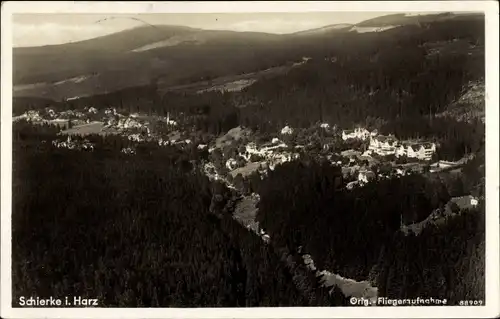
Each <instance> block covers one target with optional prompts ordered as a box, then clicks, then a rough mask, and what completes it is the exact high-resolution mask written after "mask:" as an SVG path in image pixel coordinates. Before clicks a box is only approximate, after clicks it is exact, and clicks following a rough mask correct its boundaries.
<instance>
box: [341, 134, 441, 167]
mask: <svg viewBox="0 0 500 319" xmlns="http://www.w3.org/2000/svg"><path fill="white" fill-rule="evenodd" d="M342 139H343V140H344V141H347V140H351V139H360V140H367V139H369V140H370V144H369V146H368V152H367V153H366V154H367V155H370V154H373V153H374V154H378V155H381V156H387V155H395V156H396V157H409V158H416V159H419V160H424V161H428V160H430V159H431V158H432V156H433V155H434V153H436V144H435V143H418V142H402V141H399V140H398V139H397V138H396V137H395V136H394V135H379V134H378V132H377V131H372V132H370V131H368V130H367V129H365V128H361V127H358V128H355V129H354V130H344V131H342Z"/></svg>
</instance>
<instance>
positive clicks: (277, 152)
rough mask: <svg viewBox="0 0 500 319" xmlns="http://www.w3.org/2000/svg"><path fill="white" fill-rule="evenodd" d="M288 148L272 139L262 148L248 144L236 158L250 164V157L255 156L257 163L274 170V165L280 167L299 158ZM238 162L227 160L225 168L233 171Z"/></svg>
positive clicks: (276, 139) (251, 143)
mask: <svg viewBox="0 0 500 319" xmlns="http://www.w3.org/2000/svg"><path fill="white" fill-rule="evenodd" d="M287 147H288V146H287V145H286V144H285V143H283V142H282V141H280V140H279V139H278V138H273V139H272V142H271V144H269V145H265V146H262V147H260V148H259V147H257V145H256V143H254V142H250V143H248V144H247V145H245V150H244V151H243V152H241V151H240V152H239V153H238V157H239V158H241V159H243V161H244V162H246V163H250V162H252V156H256V157H257V158H258V159H259V163H261V164H265V166H266V167H268V168H269V169H271V170H274V168H275V167H276V165H280V164H282V163H285V162H290V161H293V160H295V159H297V158H298V157H299V154H298V153H292V152H290V151H287V150H286V148H287ZM238 166H240V165H238V161H237V160H236V159H234V158H229V159H228V160H227V161H226V167H227V169H228V170H230V171H233V170H235V169H237V168H238Z"/></svg>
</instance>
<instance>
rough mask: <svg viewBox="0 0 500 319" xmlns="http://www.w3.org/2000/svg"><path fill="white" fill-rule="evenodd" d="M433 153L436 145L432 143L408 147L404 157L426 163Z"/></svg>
mask: <svg viewBox="0 0 500 319" xmlns="http://www.w3.org/2000/svg"><path fill="white" fill-rule="evenodd" d="M435 152H436V144H434V143H423V144H413V145H408V148H407V151H406V156H408V157H411V158H418V159H419V160H425V161H428V160H430V159H431V158H432V155H433V154H434V153H435Z"/></svg>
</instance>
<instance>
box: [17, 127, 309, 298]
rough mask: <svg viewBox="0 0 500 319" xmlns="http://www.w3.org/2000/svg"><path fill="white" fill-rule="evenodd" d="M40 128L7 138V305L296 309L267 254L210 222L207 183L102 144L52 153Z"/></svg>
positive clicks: (233, 227) (235, 231) (291, 290)
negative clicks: (67, 302) (82, 301)
mask: <svg viewBox="0 0 500 319" xmlns="http://www.w3.org/2000/svg"><path fill="white" fill-rule="evenodd" d="M42 129H43V127H38V128H37V129H36V130H31V131H30V130H28V129H27V128H26V127H22V126H21V127H17V126H16V127H15V132H14V154H13V162H14V171H13V212H12V236H13V239H12V243H13V252H14V253H13V256H12V260H13V294H14V295H13V300H14V301H16V300H18V297H19V296H28V295H36V296H39V297H40V298H43V297H47V298H48V297H49V296H82V297H84V298H98V299H99V302H100V304H99V306H112V307H113V306H115V307H118V306H120V307H203V306H206V307H222V306H223V307H237V306H239V307H244V306H303V305H307V302H306V301H304V300H303V297H302V296H301V294H300V293H299V292H298V291H297V290H296V288H295V286H294V285H293V283H292V281H291V277H290V274H289V273H288V272H287V270H286V269H285V268H284V267H283V266H282V264H281V263H280V262H279V258H278V257H277V256H276V255H275V254H274V253H273V252H272V250H270V249H268V248H266V247H262V244H261V242H260V240H259V239H258V238H254V236H253V235H252V234H251V233H249V232H248V231H247V230H245V229H244V228H242V227H241V226H239V225H238V224H236V222H235V221H233V220H232V219H223V220H220V219H218V218H217V217H215V216H214V215H212V214H211V213H210V212H209V207H210V202H211V198H212V196H213V194H212V188H211V186H210V183H209V181H208V179H207V178H206V177H205V176H203V175H200V173H197V172H196V171H193V170H192V169H190V168H189V167H186V166H185V165H186V164H189V162H185V161H184V162H183V161H179V160H178V157H179V154H178V153H176V152H175V150H165V151H163V152H160V151H158V152H154V153H151V152H142V153H141V152H139V153H138V154H137V155H136V156H133V157H130V156H127V155H125V154H122V153H120V152H119V150H120V148H119V146H118V145H116V142H113V141H112V140H111V141H105V140H102V137H101V142H100V143H99V147H100V151H98V150H97V149H96V151H97V153H86V152H81V151H76V150H67V149H56V148H54V147H52V146H51V144H50V140H48V141H47V140H46V139H47V138H50V136H53V134H54V130H51V129H50V128H49V127H46V128H45V129H44V132H42V131H41V130H42ZM97 138H98V137H95V139H97ZM42 140H46V142H45V143H42V142H41V141H42ZM106 150H107V151H106ZM167 163H170V164H168V165H166V164H167ZM14 306H18V305H17V304H16V302H14Z"/></svg>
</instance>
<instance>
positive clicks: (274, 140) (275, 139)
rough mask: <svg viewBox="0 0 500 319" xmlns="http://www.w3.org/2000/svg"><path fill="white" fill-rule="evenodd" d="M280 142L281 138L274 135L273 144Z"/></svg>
mask: <svg viewBox="0 0 500 319" xmlns="http://www.w3.org/2000/svg"><path fill="white" fill-rule="evenodd" d="M279 142H280V139H279V138H277V137H273V140H272V141H271V143H273V144H277V143H279Z"/></svg>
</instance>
